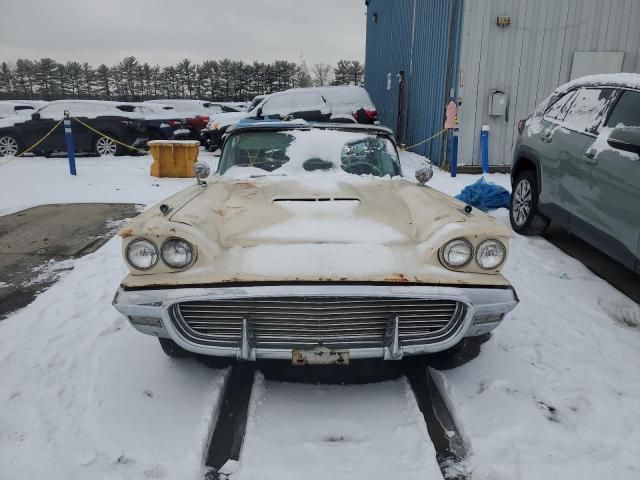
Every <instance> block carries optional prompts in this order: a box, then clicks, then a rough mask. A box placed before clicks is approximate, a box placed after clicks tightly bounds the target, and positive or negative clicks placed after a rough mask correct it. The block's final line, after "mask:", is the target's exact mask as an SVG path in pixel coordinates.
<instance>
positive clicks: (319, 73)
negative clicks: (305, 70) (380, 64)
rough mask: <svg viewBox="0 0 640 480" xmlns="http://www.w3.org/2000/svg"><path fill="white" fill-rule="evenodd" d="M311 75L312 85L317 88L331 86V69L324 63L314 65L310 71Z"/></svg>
mask: <svg viewBox="0 0 640 480" xmlns="http://www.w3.org/2000/svg"><path fill="white" fill-rule="evenodd" d="M311 73H312V74H313V84H314V85H316V86H317V87H323V86H325V85H329V84H331V77H332V76H333V68H332V67H331V65H327V64H326V63H316V64H314V65H313V68H312V69H311Z"/></svg>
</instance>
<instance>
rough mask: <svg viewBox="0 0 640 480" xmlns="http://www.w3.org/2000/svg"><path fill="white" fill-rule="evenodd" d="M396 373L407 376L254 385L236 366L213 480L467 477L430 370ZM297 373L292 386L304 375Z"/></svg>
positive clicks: (214, 448) (417, 366) (212, 460)
mask: <svg viewBox="0 0 640 480" xmlns="http://www.w3.org/2000/svg"><path fill="white" fill-rule="evenodd" d="M396 365H398V366H400V367H401V370H402V371H403V373H405V374H406V375H407V377H405V376H401V377H400V378H396V379H394V380H386V381H382V382H378V383H368V384H362V385H328V384H302V383H288V382H282V381H276V380H269V379H265V377H264V375H263V374H262V373H258V374H257V375H256V376H255V381H254V382H253V384H251V382H252V380H253V379H254V367H253V366H252V365H249V364H237V365H236V366H235V367H234V371H235V372H232V373H231V376H230V378H229V382H228V390H227V392H225V399H224V400H223V407H222V409H221V411H220V416H219V419H218V424H217V425H216V428H215V431H214V432H213V435H212V440H211V443H210V451H209V456H208V461H207V465H208V466H209V467H213V468H212V469H211V470H209V472H208V473H207V475H206V478H207V479H215V478H231V479H233V480H253V479H260V480H270V479H274V480H275V479H278V480H282V479H288V478H305V479H311V480H314V479H318V480H320V479H326V478H349V479H354V480H357V479H367V480H375V479H381V480H382V479H393V480H403V479H406V480H414V479H416V480H417V479H426V480H429V479H442V478H443V476H444V478H455V479H463V478H465V476H464V474H463V473H460V467H459V462H460V460H461V457H462V456H463V455H464V448H463V446H462V442H461V440H460V438H459V435H457V432H456V431H455V427H454V426H453V422H452V421H451V419H450V417H448V411H447V410H446V407H445V404H444V401H443V400H442V399H441V398H440V396H439V395H440V394H439V392H438V390H437V388H436V387H435V385H434V384H433V382H432V381H431V380H430V377H429V376H428V374H427V370H426V366H425V364H424V362H420V361H417V362H416V361H408V362H407V361H406V362H403V363H402V364H396ZM287 368H291V367H289V366H287V365H283V366H282V369H283V370H286V369H287ZM293 368H295V369H296V370H293V371H294V372H296V373H294V374H293V376H294V377H299V375H298V373H297V372H303V371H304V370H305V369H304V368H300V367H293ZM341 368H343V367H341ZM349 368H351V367H349ZM307 381H308V379H307ZM243 382H244V384H243ZM438 399H439V400H438ZM245 420H246V425H245V424H244V421H245ZM425 421H426V423H425ZM245 429H246V436H245V435H244V434H245ZM430 435H431V437H430ZM243 436H244V444H242V437H243ZM432 439H433V440H432ZM434 444H435V445H434ZM456 446H457V447H458V448H456ZM240 453H241V455H240ZM227 459H228V460H230V461H228V462H227Z"/></svg>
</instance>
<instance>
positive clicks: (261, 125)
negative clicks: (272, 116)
mask: <svg viewBox="0 0 640 480" xmlns="http://www.w3.org/2000/svg"><path fill="white" fill-rule="evenodd" d="M312 128H313V129H329V130H341V131H349V132H357V131H360V132H363V133H381V134H385V135H391V136H393V131H392V130H391V129H389V128H387V127H383V126H382V125H369V124H363V123H321V122H305V121H304V120H295V121H288V122H285V121H278V120H276V121H274V120H253V121H252V120H246V121H243V122H239V123H237V124H235V125H233V126H232V127H231V128H229V130H227V132H228V133H231V132H235V131H238V130H253V129H265V130H292V129H293V130H306V129H312Z"/></svg>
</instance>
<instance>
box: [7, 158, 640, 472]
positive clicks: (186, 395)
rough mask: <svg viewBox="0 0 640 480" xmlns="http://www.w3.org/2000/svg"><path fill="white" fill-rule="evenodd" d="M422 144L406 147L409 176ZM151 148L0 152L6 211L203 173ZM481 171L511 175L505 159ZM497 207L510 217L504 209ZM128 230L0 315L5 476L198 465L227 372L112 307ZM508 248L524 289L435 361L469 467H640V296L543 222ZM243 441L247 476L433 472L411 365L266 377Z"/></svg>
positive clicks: (158, 194)
mask: <svg viewBox="0 0 640 480" xmlns="http://www.w3.org/2000/svg"><path fill="white" fill-rule="evenodd" d="M202 155H207V154H205V153H204V152H203V153H202ZM420 160H421V157H418V156H417V155H413V154H403V164H404V168H405V174H406V175H407V176H409V177H411V176H412V175H413V170H415V167H416V165H417V164H418V163H419V161H420ZM0 163H2V162H0ZM149 163H150V160H149V158H148V157H120V158H82V159H78V176H77V177H75V178H74V177H70V176H69V175H68V173H67V166H66V159H44V158H24V159H19V160H15V161H11V162H8V163H3V164H0V214H6V213H9V212H14V211H16V210H20V209H23V208H27V207H29V206H34V205H38V204H44V203H63V202H132V203H142V204H147V205H149V204H152V203H155V202H157V201H159V200H161V199H162V198H164V197H166V196H167V195H169V194H171V193H173V192H174V191H176V190H179V189H180V188H182V187H183V186H186V185H189V184H191V182H192V181H193V180H190V179H154V178H151V177H149V176H148V171H149V170H148V168H149ZM476 179H477V176H475V175H460V176H458V177H457V178H455V179H452V178H451V177H449V176H448V174H446V173H445V172H440V171H436V174H435V177H434V179H433V180H432V181H431V182H430V185H431V186H433V187H435V188H437V189H439V190H442V191H444V192H446V193H449V194H457V193H459V192H460V190H461V189H462V188H463V187H464V186H466V185H468V184H470V183H472V182H474V181H475V180H476ZM488 180H490V181H494V182H496V183H499V184H501V185H503V186H506V187H508V184H509V178H508V175H501V174H492V175H489V176H488ZM494 215H496V216H497V217H498V218H500V219H501V220H502V221H504V222H506V223H508V219H507V214H506V211H505V210H501V211H498V212H495V213H494ZM119 242H120V241H119V239H113V240H111V241H109V242H108V243H107V244H106V245H105V246H104V247H103V248H101V249H100V250H98V251H97V252H96V253H94V254H91V255H88V256H86V257H84V258H82V259H80V260H77V261H76V262H75V268H74V269H73V270H72V271H70V272H67V273H64V274H62V278H61V280H60V281H59V282H58V283H57V284H56V285H54V286H53V287H52V288H51V289H50V290H48V291H47V292H45V293H43V294H42V295H40V296H39V297H38V298H37V299H36V300H35V301H34V303H32V304H31V305H30V306H28V307H27V308H25V309H23V310H21V311H19V312H16V313H15V314H14V315H12V316H10V317H9V318H8V319H7V320H5V321H2V322H0V479H4V478H11V479H14V478H48V479H85V478H99V479H109V478H114V479H115V478H118V479H119V478H132V479H133V478H168V479H174V478H175V479H197V478H201V474H202V462H203V456H204V452H205V448H206V445H205V443H206V439H207V438H208V433H209V429H210V425H211V422H212V420H213V418H214V417H215V410H216V405H217V401H218V397H219V393H220V391H221V387H222V386H223V383H224V379H225V373H226V372H225V371H223V370H215V369H212V368H209V367H205V366H204V365H201V364H199V363H198V362H196V361H195V360H187V361H174V360H171V359H169V358H167V357H166V356H164V354H163V353H162V352H161V350H160V348H159V346H158V345H157V341H155V340H154V339H153V338H151V337H146V336H143V335H141V334H139V333H137V332H135V331H134V330H133V329H132V328H130V327H129V326H128V325H127V324H126V321H125V320H124V319H123V318H122V317H120V316H119V315H118V314H117V312H115V310H113V308H112V307H111V305H110V302H111V299H112V296H113V292H114V290H115V289H116V286H117V285H118V283H119V281H120V280H121V278H122V277H123V275H124V273H125V267H124V265H123V264H122V262H121V260H120V247H119ZM510 255H511V257H510V259H509V261H508V263H507V266H506V269H505V274H506V276H507V277H508V278H509V279H510V280H511V281H512V283H513V284H514V286H515V288H516V289H517V291H518V294H519V296H520V299H521V303H520V305H519V306H518V307H517V308H516V310H515V311H514V312H513V313H512V314H511V315H510V316H509V317H508V319H507V320H506V321H505V322H504V323H503V325H502V326H501V327H500V328H498V329H497V330H496V331H495V333H494V335H493V337H492V338H491V339H490V340H489V341H488V342H486V343H484V344H483V345H482V351H481V353H480V355H479V356H478V357H477V358H475V359H474V360H472V361H471V362H470V363H468V364H466V365H463V366H461V367H458V368H455V369H452V370H448V371H442V372H437V378H438V380H439V381H440V383H441V385H442V386H443V389H444V391H445V393H446V394H447V396H448V398H449V401H450V404H451V407H452V410H453V413H454V416H455V419H456V422H457V424H458V426H459V428H460V430H461V431H462V434H463V436H464V439H465V441H466V442H467V444H468V447H469V449H470V451H471V454H470V456H469V458H468V460H467V469H468V470H469V471H470V472H471V474H472V475H473V478H474V479H491V480H502V479H505V480H506V479H510V480H511V479H536V480H538V479H540V478H580V479H593V480H596V479H598V480H600V479H602V478H605V477H611V478H615V479H616V480H619V479H629V480H630V479H637V478H640V460H638V458H640V429H638V425H639V424H640V423H639V420H638V419H639V418H640V403H639V402H638V401H637V399H638V398H640V370H638V368H637V366H638V365H639V364H640V329H639V328H633V327H630V326H629V324H633V323H634V322H638V319H640V308H639V307H638V305H637V304H635V303H634V302H632V301H631V300H629V299H628V298H627V297H625V296H623V295H622V294H620V293H619V292H618V291H617V290H615V289H613V288H612V287H610V286H609V285H608V284H607V283H606V282H604V281H603V280H601V279H599V278H598V277H596V276H594V275H593V274H592V273H591V272H590V271H588V270H587V269H586V268H585V267H583V266H582V264H580V263H579V262H577V261H576V260H574V259H572V258H570V257H568V256H567V255H565V254H564V253H562V252H561V251H560V250H558V249H557V248H555V247H554V246H552V245H551V244H549V243H548V242H546V241H545V240H544V239H542V238H539V237H535V238H526V237H520V236H515V237H514V238H513V240H512V243H511V253H510ZM328 412H330V413H328ZM245 442H246V443H245V446H244V451H243V455H242V458H241V463H240V469H239V471H238V472H237V473H236V474H235V475H234V476H233V478H238V479H241V480H247V479H263V478H264V479H268V478H281V479H288V478H292V479H293V478H301V477H303V478H337V477H340V478H363V479H364V478H367V479H377V478H380V479H383V478H384V479H387V478H388V479H394V480H395V479H414V478H415V479H428V478H440V473H439V470H438V468H437V464H436V463H435V460H434V451H433V446H432V445H431V443H430V441H429V438H428V434H427V432H426V428H425V427H424V424H423V422H422V418H421V416H420V414H419V413H418V412H417V407H416V406H415V401H414V399H413V397H412V396H411V395H410V391H409V390H408V389H407V386H406V382H405V381H404V380H403V379H400V380H397V381H391V382H384V383H380V384H371V385H364V386H311V385H297V384H282V383H277V382H270V381H266V380H264V379H262V378H259V380H258V382H257V384H256V389H255V392H254V396H253V397H252V401H251V406H250V418H249V423H248V427H247V437H246V440H245ZM305 466H306V468H305ZM314 475H315V476H314Z"/></svg>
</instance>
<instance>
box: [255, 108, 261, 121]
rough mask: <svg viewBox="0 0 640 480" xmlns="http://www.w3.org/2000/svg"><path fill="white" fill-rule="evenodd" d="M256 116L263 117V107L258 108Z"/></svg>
mask: <svg viewBox="0 0 640 480" xmlns="http://www.w3.org/2000/svg"><path fill="white" fill-rule="evenodd" d="M255 116H256V117H258V118H260V117H262V107H258V108H257V110H256V114H255Z"/></svg>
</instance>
